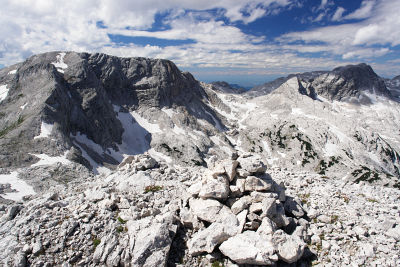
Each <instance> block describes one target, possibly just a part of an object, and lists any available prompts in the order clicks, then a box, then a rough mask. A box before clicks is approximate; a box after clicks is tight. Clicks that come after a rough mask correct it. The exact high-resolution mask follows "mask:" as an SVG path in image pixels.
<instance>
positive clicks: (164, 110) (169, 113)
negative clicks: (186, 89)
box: [162, 108, 177, 119]
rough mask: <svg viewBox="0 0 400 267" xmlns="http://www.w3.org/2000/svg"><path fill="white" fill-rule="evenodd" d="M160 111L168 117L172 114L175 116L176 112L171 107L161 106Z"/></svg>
mask: <svg viewBox="0 0 400 267" xmlns="http://www.w3.org/2000/svg"><path fill="white" fill-rule="evenodd" d="M162 111H163V112H164V113H165V114H167V115H168V117H170V118H171V119H172V117H173V116H175V114H177V113H176V112H175V111H174V110H173V109H171V108H163V109H162Z"/></svg>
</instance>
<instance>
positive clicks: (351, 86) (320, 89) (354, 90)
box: [312, 63, 390, 100]
mask: <svg viewBox="0 0 400 267" xmlns="http://www.w3.org/2000/svg"><path fill="white" fill-rule="evenodd" d="M312 86H313V87H314V88H315V89H316V91H317V93H318V94H320V95H322V96H324V97H327V98H328V99H331V100H346V99H348V98H350V97H359V96H360V93H361V92H363V91H367V92H369V93H374V94H377V95H384V96H390V91H388V90H387V88H386V85H385V82H384V80H383V79H382V78H380V77H379V76H378V75H377V74H376V73H375V72H374V71H373V70H372V68H371V66H369V65H366V64H365V63H361V64H358V65H348V66H344V67H338V68H335V69H334V70H333V71H331V72H329V73H327V74H324V75H320V76H319V77H317V78H316V79H315V80H314V81H313V82H312Z"/></svg>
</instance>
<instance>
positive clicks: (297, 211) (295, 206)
mask: <svg viewBox="0 0 400 267" xmlns="http://www.w3.org/2000/svg"><path fill="white" fill-rule="evenodd" d="M284 207H285V211H286V212H287V213H289V214H291V215H293V216H294V217H296V218H301V217H303V216H304V214H305V213H304V210H303V208H302V207H301V204H300V203H299V202H298V201H296V200H295V199H294V198H292V197H287V198H286V201H285V204H284Z"/></svg>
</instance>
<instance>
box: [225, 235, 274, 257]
mask: <svg viewBox="0 0 400 267" xmlns="http://www.w3.org/2000/svg"><path fill="white" fill-rule="evenodd" d="M219 250H220V251H221V252H222V253H223V254H224V255H225V256H227V257H229V258H230V259H231V260H233V261H234V262H236V263H238V264H256V265H271V264H273V263H274V262H275V261H277V260H278V257H277V255H276V254H275V249H274V245H273V243H272V242H271V241H270V240H267V239H264V238H262V237H261V236H260V235H259V234H258V233H256V232H253V231H245V232H243V233H241V234H238V235H236V236H234V237H231V238H229V239H228V240H227V241H225V242H224V243H222V244H221V246H220V247H219Z"/></svg>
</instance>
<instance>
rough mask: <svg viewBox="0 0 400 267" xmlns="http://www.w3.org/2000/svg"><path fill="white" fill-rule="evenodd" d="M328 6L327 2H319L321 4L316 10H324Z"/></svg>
mask: <svg viewBox="0 0 400 267" xmlns="http://www.w3.org/2000/svg"><path fill="white" fill-rule="evenodd" d="M327 4H328V0H321V4H320V5H319V7H318V10H320V9H324V8H325V7H326V6H327Z"/></svg>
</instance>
